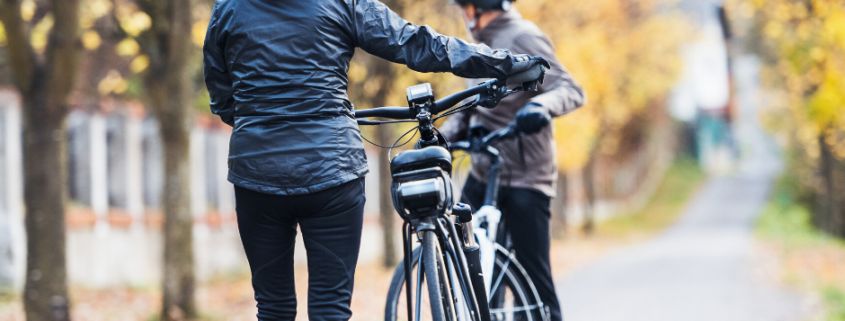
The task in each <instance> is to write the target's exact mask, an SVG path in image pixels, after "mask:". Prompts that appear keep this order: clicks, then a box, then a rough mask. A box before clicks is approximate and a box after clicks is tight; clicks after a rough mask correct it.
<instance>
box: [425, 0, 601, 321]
mask: <svg viewBox="0 0 845 321" xmlns="http://www.w3.org/2000/svg"><path fill="white" fill-rule="evenodd" d="M456 2H457V3H458V4H460V5H461V9H462V13H463V15H464V18H465V20H466V22H467V27H468V29H470V32H471V33H472V37H473V38H474V39H475V40H478V41H480V42H482V43H484V44H487V45H489V46H491V47H495V48H507V49H510V50H511V51H512V52H514V53H520V54H529V55H532V56H542V57H544V58H546V59H548V61H549V63H550V64H551V69H549V70H548V72H547V73H546V77H545V82H544V83H543V84H542V85H540V87H539V90H538V91H535V92H524V93H517V94H514V95H511V96H509V97H507V98H505V99H503V100H502V101H501V102H500V103H499V105H498V106H497V107H496V108H493V109H484V108H477V109H474V110H472V111H471V112H465V113H460V114H456V115H454V116H450V118H449V119H448V120H447V121H446V123H445V124H444V125H443V126H441V127H440V131H441V132H442V133H443V135H444V136H445V137H446V138H447V139H448V140H451V141H455V140H459V139H460V138H461V136H463V135H464V133H466V132H467V130H468V128H471V127H475V126H482V127H484V128H486V129H488V130H497V129H500V128H503V127H505V126H508V125H509V124H510V123H512V122H515V123H516V129H517V130H518V131H520V132H523V133H527V134H530V135H525V136H523V137H522V138H520V139H519V140H506V141H503V142H501V143H499V144H498V145H496V148H497V149H498V150H499V152H500V153H501V155H502V158H503V159H504V162H503V168H504V169H503V171H502V173H503V174H502V177H501V183H500V184H501V185H502V186H501V188H502V190H501V191H500V193H499V208H500V210H501V211H502V215H503V216H504V218H505V220H506V223H505V228H506V229H507V232H508V234H510V236H511V240H512V243H513V248H514V251H515V253H516V256H517V258H518V259H519V261H520V263H522V265H523V266H524V267H525V269H526V272H528V275H529V276H530V277H531V279H532V281H533V282H534V285H535V286H536V287H537V291H538V293H539V294H540V298H541V299H542V300H543V303H544V304H545V305H546V306H547V307H548V308H549V310H550V312H551V320H552V321H560V320H561V319H562V315H561V311H560V304H559V302H558V299H557V295H556V293H555V289H554V282H553V281H552V273H551V265H550V260H549V251H550V246H549V242H550V236H549V235H550V233H549V219H550V217H551V211H550V204H551V198H552V197H554V196H555V190H556V189H555V184H556V183H557V182H556V181H557V164H556V159H557V157H556V155H555V154H556V151H555V142H554V134H553V128H552V126H547V125H548V124H549V122H550V121H551V119H552V117H558V116H562V115H565V114H567V113H569V112H572V111H573V110H575V109H577V108H579V107H581V106H582V105H583V104H584V103H585V102H586V95H585V94H584V90H583V89H582V88H581V86H580V85H578V83H577V82H576V81H575V80H574V79H573V78H572V75H570V74H569V72H568V71H567V70H566V68H564V66H563V65H562V64H561V63H560V62H559V61H558V60H557V59H555V53H554V48H553V46H552V44H551V42H550V41H549V39H548V38H547V37H546V36H545V35H544V34H543V33H542V32H541V31H540V29H539V28H537V26H536V25H535V24H534V23H532V22H530V21H527V20H524V19H522V17H521V16H520V15H519V13H518V12H517V11H516V9H513V8H511V3H510V1H509V0H456ZM469 83H470V84H476V83H478V81H477V80H475V81H470V82H469ZM520 144H521V145H522V146H520ZM489 168H490V165H489V160H488V159H487V158H485V157H477V158H473V159H472V171H471V175H469V178H468V179H467V182H466V184H465V186H464V196H465V197H466V198H465V200H467V201H468V203H470V205H472V206H474V207H473V208H474V209H477V207H475V206H480V205H481V204H483V201H484V191H485V190H486V186H487V185H486V177H487V170H488V169H489ZM558 197H565V195H558Z"/></svg>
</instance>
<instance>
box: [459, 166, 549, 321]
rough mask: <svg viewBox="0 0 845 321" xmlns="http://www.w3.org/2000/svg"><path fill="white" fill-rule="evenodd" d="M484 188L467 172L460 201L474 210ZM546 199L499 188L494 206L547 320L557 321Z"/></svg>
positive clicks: (525, 191)
mask: <svg viewBox="0 0 845 321" xmlns="http://www.w3.org/2000/svg"><path fill="white" fill-rule="evenodd" d="M486 190H487V184H485V183H482V182H479V181H478V180H476V179H475V178H473V177H472V175H469V177H468V178H467V182H466V185H464V190H463V196H464V197H463V201H464V202H468V203H469V204H470V206H472V209H473V211H475V210H477V209H478V207H480V206H481V205H483V203H484V194H485V191H486ZM550 201H551V198H550V197H549V196H547V195H546V194H543V193H541V192H539V191H536V190H533V189H528V188H509V187H503V188H501V189H499V203H498V207H499V210H501V211H502V216H503V218H504V220H505V231H506V232H507V233H508V234H510V237H511V242H512V243H513V249H514V251H515V252H516V258H517V259H518V260H519V263H521V264H522V266H523V267H524V268H525V271H526V272H527V273H528V277H530V278H531V280H532V281H533V282H534V286H536V287H537V292H538V293H539V294H540V299H541V300H543V304H545V305H546V306H548V307H549V311H550V312H551V321H561V320H563V318H562V316H561V314H560V302H558V299H557V294H556V293H555V284H554V281H552V268H551V263H550V259H549V251H550V244H549V242H550V233H549V218H550V217H551V212H550V206H551V205H550Z"/></svg>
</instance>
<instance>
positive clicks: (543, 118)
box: [516, 103, 552, 135]
mask: <svg viewBox="0 0 845 321" xmlns="http://www.w3.org/2000/svg"><path fill="white" fill-rule="evenodd" d="M551 121H552V116H551V115H549V112H548V111H547V110H546V108H543V106H542V105H540V104H538V103H528V105H525V107H522V109H520V110H519V112H517V113H516V131H517V132H519V133H524V134H527V135H531V134H536V133H539V132H540V131H541V130H542V129H543V127H546V126H547V125H549V123H550V122H551Z"/></svg>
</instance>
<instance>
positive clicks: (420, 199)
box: [396, 178, 446, 213]
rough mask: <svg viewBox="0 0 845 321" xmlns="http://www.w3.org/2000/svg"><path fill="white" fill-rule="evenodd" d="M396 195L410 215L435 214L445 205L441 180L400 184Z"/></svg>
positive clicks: (443, 187)
mask: <svg viewBox="0 0 845 321" xmlns="http://www.w3.org/2000/svg"><path fill="white" fill-rule="evenodd" d="M396 195H397V197H398V198H399V202H400V203H401V204H402V206H403V207H404V208H405V209H406V210H408V211H410V212H411V213H423V212H430V211H435V212H437V211H439V210H441V209H443V208H444V206H445V205H446V204H445V203H446V188H445V186H444V184H443V179H441V178H429V179H424V180H419V181H411V182H405V183H401V184H400V185H399V188H398V189H397V191H396Z"/></svg>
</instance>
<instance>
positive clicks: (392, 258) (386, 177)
mask: <svg viewBox="0 0 845 321" xmlns="http://www.w3.org/2000/svg"><path fill="white" fill-rule="evenodd" d="M369 65H370V66H369V69H370V72H371V75H372V76H371V79H373V80H375V81H377V82H379V83H380V85H381V86H379V89H378V91H377V92H376V94H375V96H373V97H371V98H370V104H371V105H372V107H381V106H384V105H386V104H387V96H388V95H389V94H390V85H389V84H390V79H392V78H393V70H392V68H391V66H390V65H391V63H390V62H389V61H387V60H384V59H380V58H378V57H372V59H371V60H370V63H369ZM375 131H376V137H377V141H378V143H379V144H382V145H388V146H389V145H391V144H393V141H395V140H396V137H395V130H394V128H393V126H391V125H389V124H384V125H379V126H375ZM388 152H389V149H385V148H382V149H381V151H380V152H379V168H378V173H379V223H381V230H382V235H383V238H382V241H383V242H384V249H383V250H384V257H383V261H382V263H383V264H384V266H385V267H388V268H389V267H393V266H394V265H396V262H397V261H398V259H397V257H396V242H395V240H396V229H395V228H394V227H393V226H394V219H395V217H396V215H397V214H396V209H394V208H393V198H391V197H390V195H391V190H390V185H391V183H392V181H393V179H392V177H391V175H390V159H389V158H388V157H389V155H388Z"/></svg>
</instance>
